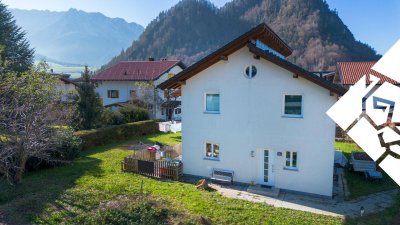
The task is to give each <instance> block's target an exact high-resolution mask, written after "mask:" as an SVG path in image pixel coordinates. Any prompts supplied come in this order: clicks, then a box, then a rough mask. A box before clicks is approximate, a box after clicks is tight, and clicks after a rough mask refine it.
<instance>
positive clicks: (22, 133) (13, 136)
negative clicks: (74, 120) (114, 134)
mask: <svg viewBox="0 0 400 225" xmlns="http://www.w3.org/2000/svg"><path fill="white" fill-rule="evenodd" d="M55 79H56V78H55V77H52V76H51V75H48V74H46V73H44V72H39V71H33V70H32V71H29V72H26V73H23V74H20V75H16V74H12V75H9V76H6V78H4V79H2V80H0V175H1V174H3V175H4V176H5V177H6V178H7V179H8V180H9V181H11V182H13V183H19V182H20V181H21V179H22V175H23V172H24V170H25V165H26V162H27V160H28V159H29V158H31V157H35V158H37V159H40V160H44V161H52V160H54V159H52V154H53V152H54V151H57V146H58V144H59V143H58V142H59V140H58V139H57V138H56V136H57V129H59V128H60V127H61V126H65V125H66V124H69V122H70V118H71V114H72V112H71V111H72V109H71V107H70V106H67V105H65V104H63V103H61V102H60V94H59V93H57V91H56V89H55V85H56V83H55Z"/></svg>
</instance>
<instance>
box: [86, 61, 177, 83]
mask: <svg viewBox="0 0 400 225" xmlns="http://www.w3.org/2000/svg"><path fill="white" fill-rule="evenodd" d="M176 65H179V66H180V67H181V68H182V69H184V68H185V66H184V65H183V63H181V62H180V61H178V60H161V61H124V62H119V63H117V64H115V65H113V66H111V67H109V68H107V69H105V70H103V71H100V72H98V73H97V74H96V75H94V76H93V77H92V78H91V80H94V81H151V80H155V79H157V78H158V77H160V76H161V75H163V74H164V73H166V72H168V71H169V70H170V69H172V68H173V67H174V66H176Z"/></svg>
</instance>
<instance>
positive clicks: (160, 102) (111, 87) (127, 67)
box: [91, 58, 185, 120]
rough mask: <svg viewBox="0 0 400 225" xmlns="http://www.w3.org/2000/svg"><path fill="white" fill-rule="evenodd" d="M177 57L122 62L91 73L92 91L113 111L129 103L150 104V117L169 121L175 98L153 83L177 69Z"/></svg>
mask: <svg viewBox="0 0 400 225" xmlns="http://www.w3.org/2000/svg"><path fill="white" fill-rule="evenodd" d="M184 68H185V66H184V64H183V63H181V62H180V61H178V60H157V61H155V60H154V59H152V58H150V59H149V60H148V61H125V62H120V63H117V64H115V65H113V66H111V67H109V68H107V69H105V70H103V71H100V72H98V73H97V74H95V75H94V76H93V77H92V78H91V80H92V81H95V82H97V85H98V86H97V88H96V91H97V93H98V94H99V95H100V97H101V98H102V101H103V105H104V106H105V107H108V108H111V109H112V110H115V109H117V108H119V107H127V106H130V105H150V107H149V109H150V112H151V117H152V118H156V119H162V120H170V119H171V115H172V110H173V109H174V108H176V107H178V106H179V105H180V101H179V99H172V100H171V99H168V98H167V97H166V96H165V93H164V91H162V90H161V89H157V88H156V87H157V85H159V84H161V83H162V82H164V81H166V80H167V79H168V78H171V77H172V76H174V75H175V74H177V73H179V72H181V71H182V70H183V69H184Z"/></svg>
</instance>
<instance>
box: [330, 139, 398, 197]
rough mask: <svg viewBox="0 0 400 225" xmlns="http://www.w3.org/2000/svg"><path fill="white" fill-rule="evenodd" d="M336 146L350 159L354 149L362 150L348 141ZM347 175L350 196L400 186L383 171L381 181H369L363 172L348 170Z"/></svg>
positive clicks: (358, 195) (338, 143) (337, 143)
mask: <svg viewBox="0 0 400 225" xmlns="http://www.w3.org/2000/svg"><path fill="white" fill-rule="evenodd" d="M335 148H336V149H338V150H341V151H343V153H344V154H345V155H346V157H347V159H350V157H351V152H352V151H360V152H361V151H362V150H361V149H360V148H359V147H358V146H357V145H356V144H354V143H347V142H336V144H335ZM345 177H346V181H347V185H348V187H349V191H350V198H352V199H354V198H358V197H360V196H364V195H369V194H373V193H376V192H380V191H386V190H391V189H395V188H398V187H399V186H398V185H397V184H396V182H394V181H393V180H392V178H390V177H389V176H388V175H387V174H386V173H384V172H383V179H382V181H380V182H369V181H366V180H365V177H364V174H363V173H357V172H349V171H347V170H346V172H345Z"/></svg>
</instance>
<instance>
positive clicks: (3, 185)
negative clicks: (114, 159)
mask: <svg viewBox="0 0 400 225" xmlns="http://www.w3.org/2000/svg"><path fill="white" fill-rule="evenodd" d="M91 154H93V151H87V152H82V153H81V157H79V158H78V159H76V160H75V161H74V162H72V163H71V164H69V165H65V166H61V167H57V168H50V169H44V170H39V171H34V172H30V173H27V174H26V175H25V176H24V178H23V180H22V182H21V183H20V184H18V185H10V184H9V183H8V182H7V181H6V180H0V223H2V222H3V223H6V224H26V223H29V222H30V221H32V220H33V219H34V218H35V217H36V216H37V215H38V214H40V213H41V212H43V211H44V210H46V208H48V207H49V206H54V205H57V200H58V199H59V198H60V196H61V195H63V194H64V193H65V192H66V191H67V190H68V189H70V188H72V187H73V186H74V185H75V182H76V181H77V180H78V179H79V178H81V177H83V176H87V175H89V176H101V174H102V171H101V168H100V167H99V164H100V162H101V160H100V159H96V158H93V157H90V155H91Z"/></svg>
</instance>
